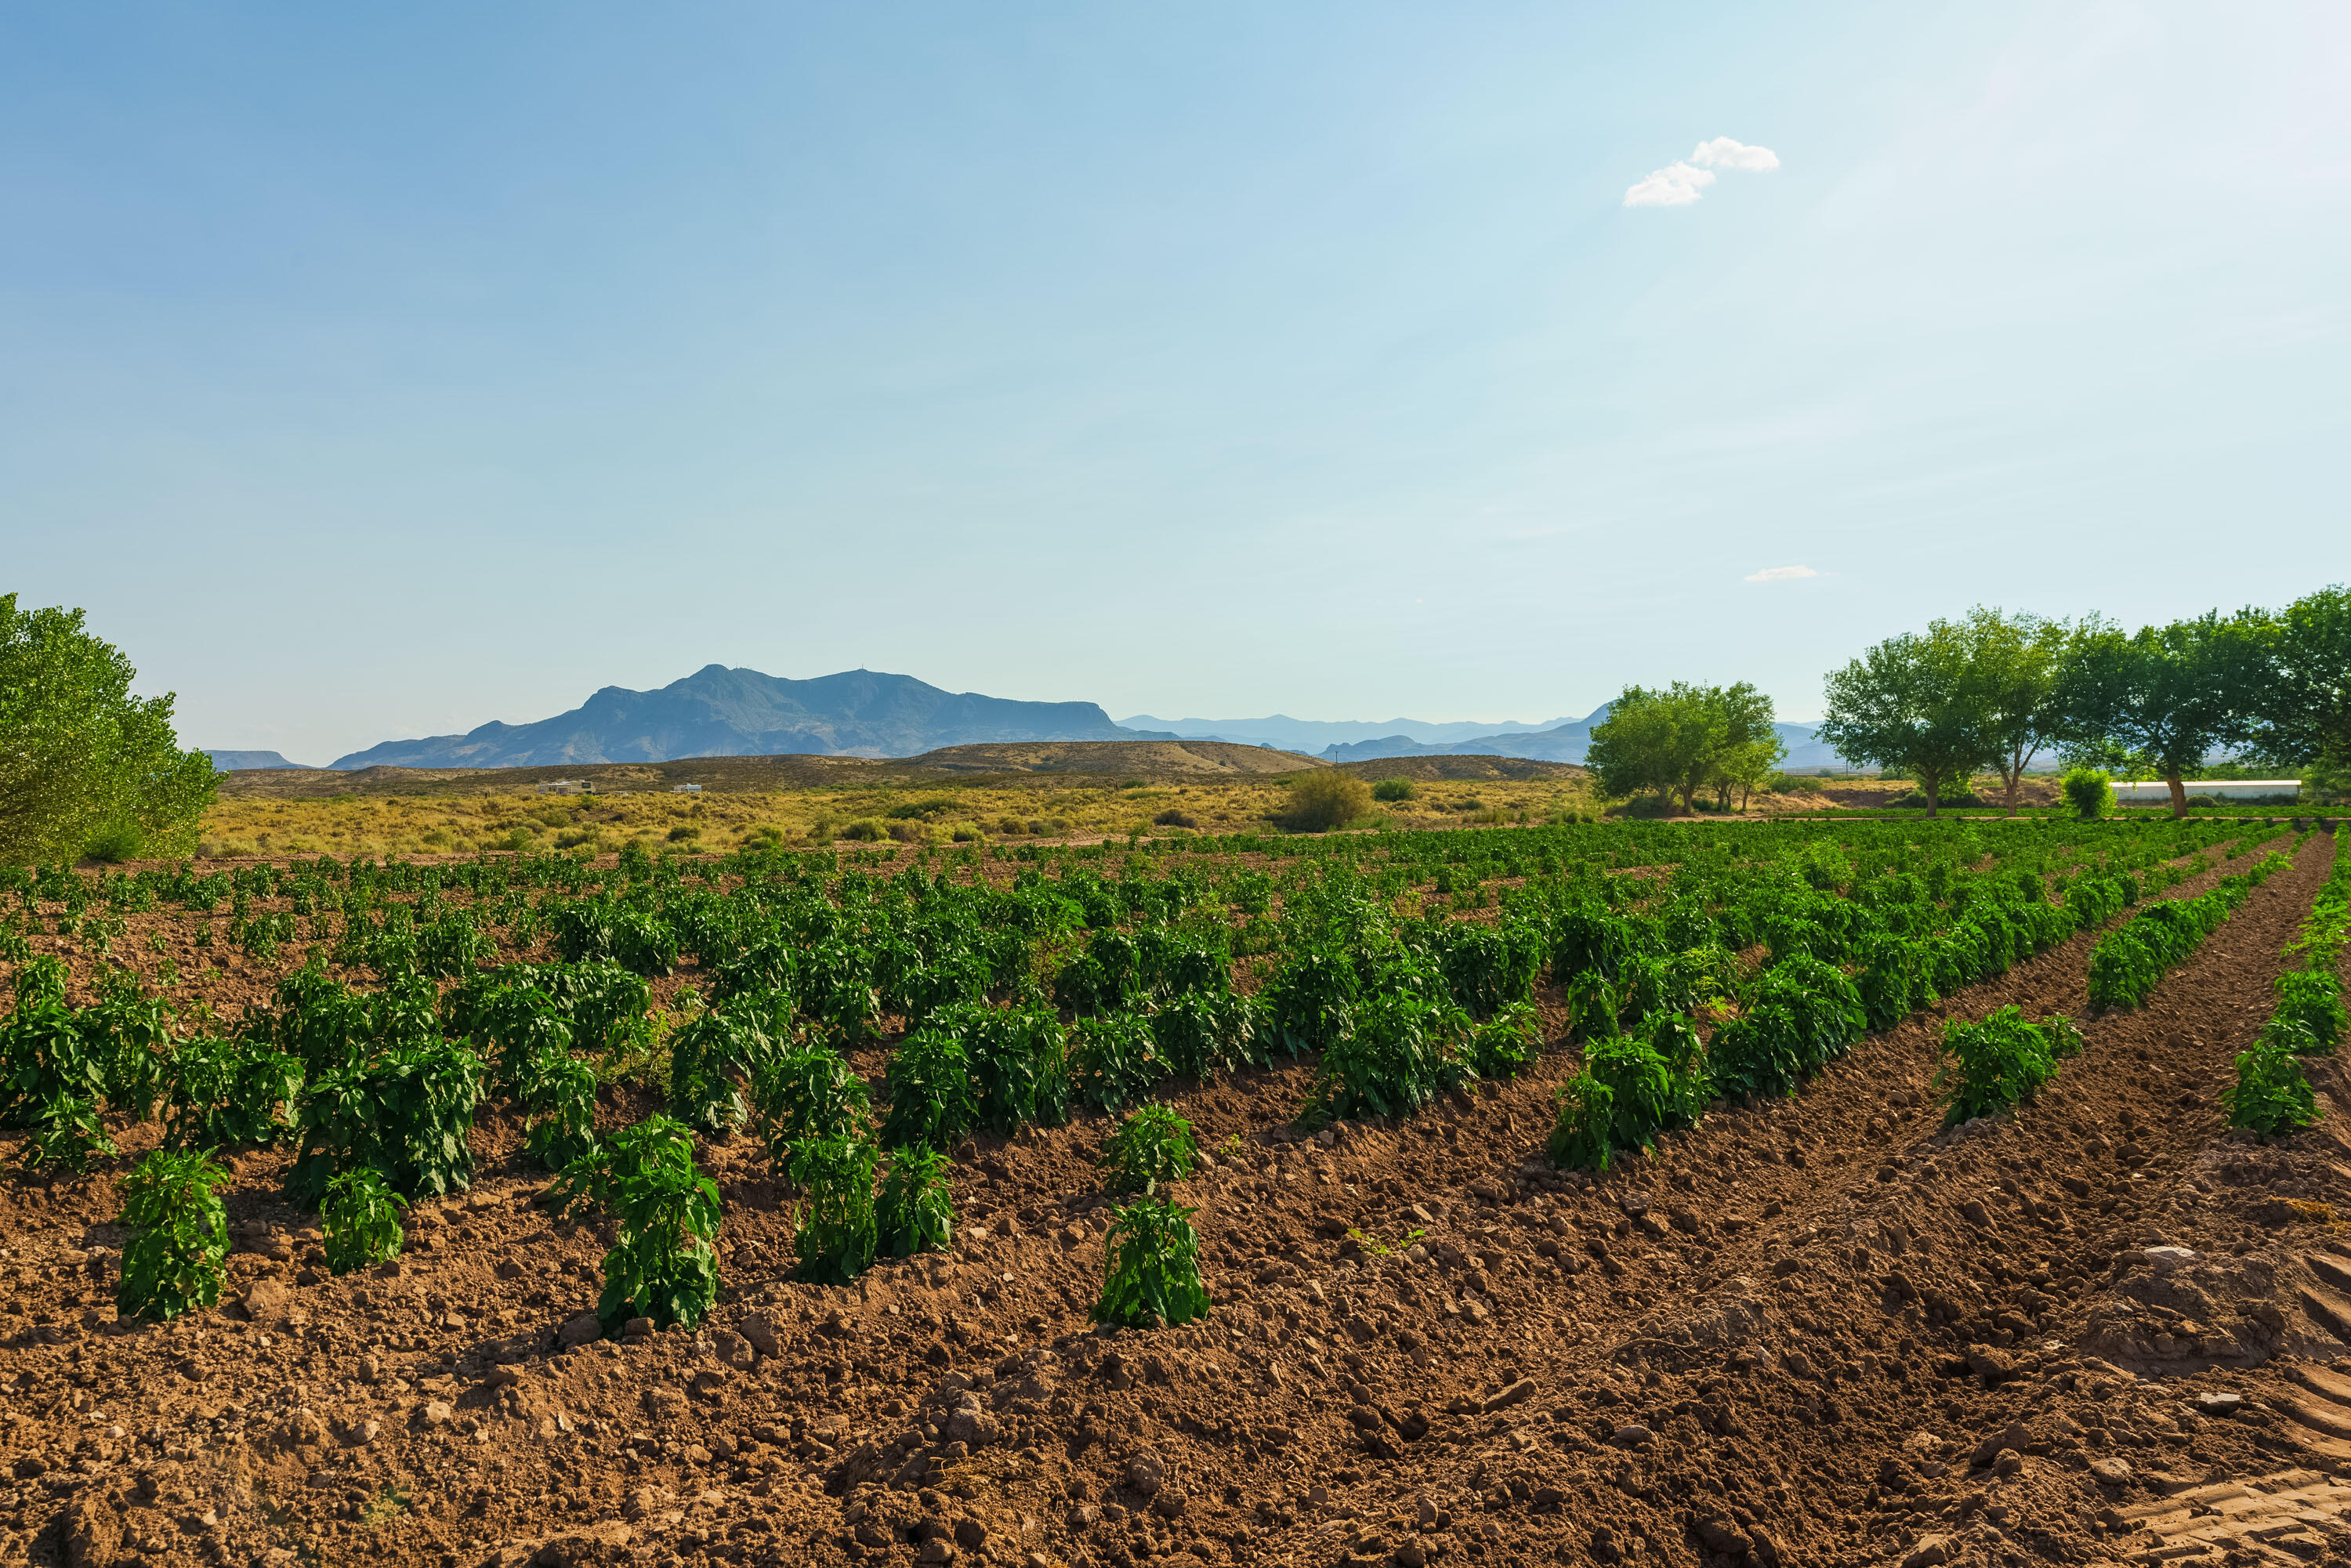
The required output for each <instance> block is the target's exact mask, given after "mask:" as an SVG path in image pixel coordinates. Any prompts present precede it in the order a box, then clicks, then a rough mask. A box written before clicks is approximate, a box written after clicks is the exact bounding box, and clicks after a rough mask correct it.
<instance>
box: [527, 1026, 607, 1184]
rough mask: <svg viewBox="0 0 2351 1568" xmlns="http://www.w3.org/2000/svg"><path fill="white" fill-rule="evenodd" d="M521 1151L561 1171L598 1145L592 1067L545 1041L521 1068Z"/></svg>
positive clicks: (590, 1152)
mask: <svg viewBox="0 0 2351 1568" xmlns="http://www.w3.org/2000/svg"><path fill="white" fill-rule="evenodd" d="M521 1099H522V1112H523V1126H524V1143H523V1146H524V1148H525V1150H526V1151H527V1152H528V1154H529V1155H530V1156H531V1157H532V1158H533V1159H535V1160H537V1161H538V1163H539V1164H540V1165H541V1166H545V1167H546V1168H547V1169H549V1170H550V1171H560V1170H561V1169H563V1168H564V1166H568V1165H569V1164H571V1163H572V1162H573V1161H574V1160H577V1159H580V1157H581V1156H583V1155H590V1154H592V1153H593V1152H594V1151H595V1148H596V1068H595V1064H594V1063H592V1062H589V1061H581V1060H580V1058H579V1057H576V1056H574V1055H572V1054H571V1052H570V1051H567V1050H565V1049H563V1048H562V1047H560V1046H559V1045H556V1044H554V1043H553V1042H551V1041H550V1042H549V1043H548V1044H546V1045H544V1046H542V1047H541V1048H540V1051H539V1054H538V1058H537V1059H536V1060H534V1061H532V1062H531V1063H530V1065H529V1066H528V1069H526V1071H525V1075H524V1080H523V1085H522V1095H521Z"/></svg>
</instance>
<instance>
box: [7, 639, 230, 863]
mask: <svg viewBox="0 0 2351 1568" xmlns="http://www.w3.org/2000/svg"><path fill="white" fill-rule="evenodd" d="M136 678H137V672H136V671H134V670H133V669H132V668H131V661H130V660H128V659H126V658H124V657H123V656H122V653H121V651H120V650H119V649H117V648H116V647H115V646H114V645H113V644H111V643H106V642H103V641H101V640H100V639H99V638H97V637H93V636H91V635H90V634H89V632H87V631H85V630H84V629H83V626H82V612H80V611H78V610H59V609H51V610H30V611H26V610H19V609H18V608H17V607H16V595H15V594H13V593H10V594H0V862H5V863H14V864H27V863H31V862H36V861H50V860H72V859H77V858H78V857H80V856H81V855H82V854H84V853H86V852H92V851H96V852H102V853H105V854H107V855H109V856H110V857H111V858H117V859H120V858H122V857H123V856H125V855H127V854H130V853H134V852H139V851H140V850H141V849H144V850H145V851H146V852H151V853H157V854H172V853H184V852H187V851H189V850H191V849H193V847H194V841H195V830H196V821H197V819H198V818H199V817H200V816H201V815H202V814H203V812H204V808H205V807H207V806H209V805H211V804H212V801H213V795H214V790H215V789H216V788H217V785H218V775H217V774H215V773H214V770H213V765H212V758H209V757H207V756H205V755H204V753H203V752H201V751H183V750H181V749H180V743H179V738H178V737H176V736H175V735H173V733H172V697H171V695H169V694H166V695H162V696H160V697H134V696H132V695H131V682H132V681H133V680H134V679H136Z"/></svg>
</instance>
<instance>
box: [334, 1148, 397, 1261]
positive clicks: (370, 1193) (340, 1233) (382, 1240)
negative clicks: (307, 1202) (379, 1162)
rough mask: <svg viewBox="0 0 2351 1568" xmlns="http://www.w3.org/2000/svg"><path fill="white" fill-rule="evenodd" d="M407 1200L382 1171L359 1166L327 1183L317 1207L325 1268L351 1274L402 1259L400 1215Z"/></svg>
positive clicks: (372, 1167) (371, 1167)
mask: <svg viewBox="0 0 2351 1568" xmlns="http://www.w3.org/2000/svg"><path fill="white" fill-rule="evenodd" d="M407 1203H408V1200H407V1199H406V1198H404V1197H401V1196H400V1195H399V1194H398V1193H396V1192H394V1191H392V1188H391V1187H389V1186H386V1185H385V1184H384V1179H383V1173H382V1172H381V1171H380V1170H377V1169H376V1168H375V1167H374V1166H358V1167H356V1168H355V1169H352V1170H347V1171H344V1172H343V1173H341V1174H340V1175H339V1176H336V1177H335V1178H334V1179H333V1180H332V1181H329V1183H328V1184H327V1196H326V1197H325V1198H324V1199H323V1200H322V1201H321V1202H320V1203H319V1233H320V1235H321V1236H322V1237H323V1238H324V1239H325V1242H326V1252H327V1270H328V1271H329V1273H334V1274H348V1273H350V1271H351V1270H354V1269H364V1268H367V1267H369V1266H370V1265H371V1264H376V1263H381V1262H383V1261H384V1260H387V1259H391V1258H396V1257H398V1256H399V1255H400V1248H401V1243H402V1235H401V1229H400V1211H401V1209H402V1208H403V1207H406V1206H407Z"/></svg>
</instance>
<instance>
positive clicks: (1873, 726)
mask: <svg viewBox="0 0 2351 1568" xmlns="http://www.w3.org/2000/svg"><path fill="white" fill-rule="evenodd" d="M1973 641H1974V640H1973V639H1972V638H1971V637H1970V635H1969V633H1968V632H1967V629H1966V628H1965V627H1963V626H1956V625H1953V624H1952V623H1951V622H1948V621H1935V622H1928V627H1927V630H1926V631H1925V632H1904V633H1903V634H1902V635H1901V636H1899V637H1889V638H1887V639H1886V641H1885V642H1883V643H1878V644H1877V645H1876V647H1874V648H1872V649H1870V650H1869V651H1868V652H1867V653H1864V654H1863V655H1862V656H1861V657H1860V658H1858V659H1855V660H1854V661H1853V662H1852V663H1851V664H1847V665H1845V667H1844V669H1842V670H1837V671H1834V672H1833V673H1832V674H1830V675H1829V676H1828V679H1827V681H1826V683H1825V685H1826V691H1827V697H1828V715H1827V716H1826V717H1825V718H1823V720H1822V721H1821V727H1820V729H1819V730H1818V732H1817V733H1818V734H1819V736H1820V737H1821V738H1822V739H1823V740H1825V741H1827V742H1828V743H1829V745H1830V746H1831V747H1834V748H1835V750H1836V753H1837V755H1838V756H1840V757H1843V758H1845V759H1846V760H1847V761H1850V762H1865V763H1876V765H1877V766H1878V767H1879V768H1901V769H1905V770H1907V771H1908V772H1910V773H1911V774H1913V775H1914V776H1915V777H1916V778H1917V780H1918V783H1919V785H1920V787H1921V788H1923V789H1925V790H1926V792H1927V815H1928V816H1929V817H1932V816H1933V815H1935V813H1936V812H1937V810H1938V809H1939V808H1940V805H1941V802H1942V796H1943V786H1944V785H1945V784H1946V783H1947V782H1949V781H1950V780H1952V779H1958V780H1959V782H1961V783H1965V782H1966V781H1967V779H1968V776H1969V775H1970V774H1971V773H1973V772H1974V771H1975V770H1976V768H1979V767H1980V766H1982V765H1983V764H1985V763H1988V762H1990V761H1991V760H1992V758H1994V757H1995V756H1997V755H1998V753H1999V747H2000V740H1999V736H1998V733H1997V731H1996V730H1995V728H1994V726H1993V722H1992V713H1991V704H1990V702H1989V700H1988V694H1987V691H1986V683H1985V682H1984V681H1983V680H1982V679H1980V677H1979V675H1978V674H1977V671H1976V668H1975V661H1974V648H1973Z"/></svg>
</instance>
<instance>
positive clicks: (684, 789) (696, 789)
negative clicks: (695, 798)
mask: <svg viewBox="0 0 2351 1568" xmlns="http://www.w3.org/2000/svg"><path fill="white" fill-rule="evenodd" d="M669 792H670V793H671V794H673V795H699V794H701V793H702V786H701V785H699V784H673V785H671V786H670V787H669Z"/></svg>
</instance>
